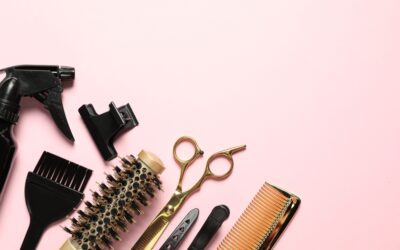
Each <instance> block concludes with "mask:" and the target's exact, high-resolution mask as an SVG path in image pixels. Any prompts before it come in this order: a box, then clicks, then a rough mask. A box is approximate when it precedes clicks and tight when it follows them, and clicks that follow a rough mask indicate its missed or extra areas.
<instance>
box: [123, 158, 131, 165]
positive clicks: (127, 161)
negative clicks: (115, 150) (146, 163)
mask: <svg viewBox="0 0 400 250" xmlns="http://www.w3.org/2000/svg"><path fill="white" fill-rule="evenodd" d="M121 160H122V162H123V163H125V164H127V165H131V164H132V163H131V162H130V161H129V160H128V159H126V158H122V159H121Z"/></svg>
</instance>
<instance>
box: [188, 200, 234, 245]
mask: <svg viewBox="0 0 400 250" xmlns="http://www.w3.org/2000/svg"><path fill="white" fill-rule="evenodd" d="M229 213H230V211H229V208H228V207H227V206H225V205H220V206H216V207H214V209H213V210H212V211H211V214H210V215H209V216H208V218H207V220H206V222H205V223H204V224H203V226H202V227H201V229H200V231H199V232H198V233H197V235H196V237H195V238H194V240H193V242H192V244H190V246H189V248H188V250H203V249H204V248H206V246H207V245H208V243H209V242H210V240H211V239H212V237H213V236H214V235H215V234H216V233H217V231H218V229H219V228H220V227H221V225H222V223H224V221H225V220H226V219H228V217H229Z"/></svg>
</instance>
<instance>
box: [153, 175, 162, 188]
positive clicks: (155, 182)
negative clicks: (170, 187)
mask: <svg viewBox="0 0 400 250" xmlns="http://www.w3.org/2000/svg"><path fill="white" fill-rule="evenodd" d="M153 182H154V184H156V186H157V188H158V189H161V185H162V182H161V181H160V179H158V177H157V176H154V178H153Z"/></svg>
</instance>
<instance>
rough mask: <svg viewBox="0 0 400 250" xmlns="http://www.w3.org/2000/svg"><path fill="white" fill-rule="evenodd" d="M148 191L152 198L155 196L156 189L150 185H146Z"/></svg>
mask: <svg viewBox="0 0 400 250" xmlns="http://www.w3.org/2000/svg"><path fill="white" fill-rule="evenodd" d="M145 189H146V193H147V194H148V195H150V197H151V198H154V189H153V188H152V187H151V186H150V185H146V188H145Z"/></svg>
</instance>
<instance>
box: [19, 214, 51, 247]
mask: <svg viewBox="0 0 400 250" xmlns="http://www.w3.org/2000/svg"><path fill="white" fill-rule="evenodd" d="M45 229H46V226H44V225H42V223H39V222H37V221H35V220H31V222H30V224H29V228H28V231H27V232H26V235H25V239H24V242H22V246H21V250H34V249H36V247H37V245H38V244H39V241H40V238H41V237H42V234H43V232H44V230H45Z"/></svg>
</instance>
